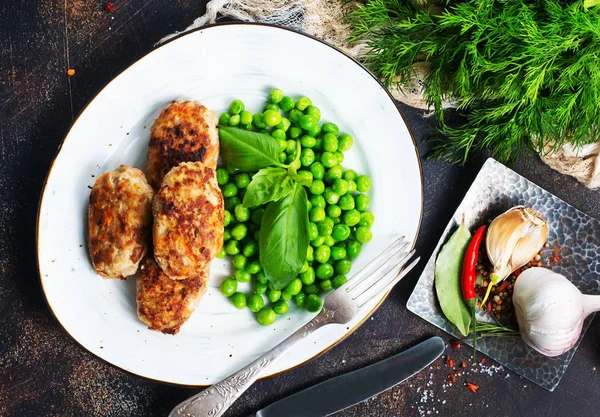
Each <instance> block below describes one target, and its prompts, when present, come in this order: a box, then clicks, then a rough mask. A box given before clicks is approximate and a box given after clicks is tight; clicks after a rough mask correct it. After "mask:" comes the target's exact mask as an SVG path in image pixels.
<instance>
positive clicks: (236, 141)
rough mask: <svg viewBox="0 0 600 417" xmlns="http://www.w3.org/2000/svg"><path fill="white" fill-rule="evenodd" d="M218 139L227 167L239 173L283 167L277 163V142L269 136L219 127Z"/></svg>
mask: <svg viewBox="0 0 600 417" xmlns="http://www.w3.org/2000/svg"><path fill="white" fill-rule="evenodd" d="M219 139H220V143H221V156H222V157H223V159H224V160H225V162H226V163H227V165H229V166H231V167H233V168H236V169H239V170H240V171H257V170H259V169H262V168H265V167H268V166H270V165H275V166H283V165H282V164H281V163H280V162H279V157H278V156H279V150H278V145H277V142H276V141H275V140H273V138H272V137H271V136H269V135H265V134H263V133H258V132H251V131H248V130H243V129H238V128H235V127H221V128H219Z"/></svg>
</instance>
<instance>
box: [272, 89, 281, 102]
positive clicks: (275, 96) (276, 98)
mask: <svg viewBox="0 0 600 417" xmlns="http://www.w3.org/2000/svg"><path fill="white" fill-rule="evenodd" d="M281 100H283V91H281V90H280V89H279V88H274V89H272V90H271V91H270V92H269V101H270V102H271V103H275V104H279V103H281Z"/></svg>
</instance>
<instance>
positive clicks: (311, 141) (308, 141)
mask: <svg viewBox="0 0 600 417" xmlns="http://www.w3.org/2000/svg"><path fill="white" fill-rule="evenodd" d="M316 143H317V140H316V139H315V138H314V137H313V136H310V135H304V136H302V137H301V138H300V144H301V145H302V146H304V147H305V148H312V147H314V146H315V144H316ZM313 152H314V151H313Z"/></svg>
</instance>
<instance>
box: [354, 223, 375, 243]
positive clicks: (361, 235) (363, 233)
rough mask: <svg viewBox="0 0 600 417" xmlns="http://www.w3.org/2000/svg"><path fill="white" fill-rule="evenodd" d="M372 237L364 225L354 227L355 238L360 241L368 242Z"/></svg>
mask: <svg viewBox="0 0 600 417" xmlns="http://www.w3.org/2000/svg"><path fill="white" fill-rule="evenodd" d="M371 239H373V233H372V232H371V231H370V230H369V229H368V228H366V227H359V228H358V229H356V240H358V241H359V242H360V243H368V242H370V241H371Z"/></svg>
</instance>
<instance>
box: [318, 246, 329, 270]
mask: <svg viewBox="0 0 600 417" xmlns="http://www.w3.org/2000/svg"><path fill="white" fill-rule="evenodd" d="M330 256H331V248H329V246H325V245H323V246H319V247H318V248H317V250H316V251H315V260H316V261H317V262H319V263H322V264H324V263H325V262H327V261H328V260H329V257H330ZM317 268H318V267H317Z"/></svg>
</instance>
